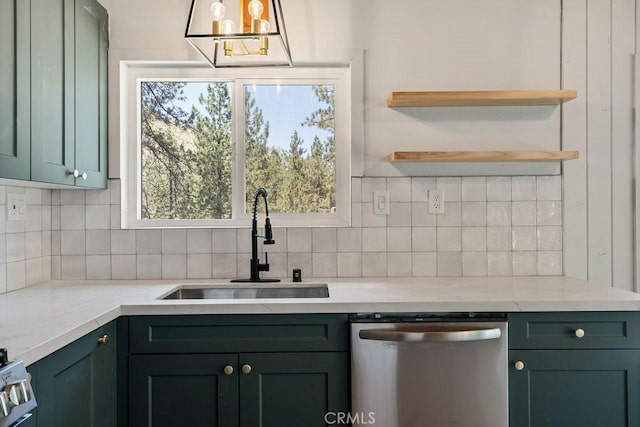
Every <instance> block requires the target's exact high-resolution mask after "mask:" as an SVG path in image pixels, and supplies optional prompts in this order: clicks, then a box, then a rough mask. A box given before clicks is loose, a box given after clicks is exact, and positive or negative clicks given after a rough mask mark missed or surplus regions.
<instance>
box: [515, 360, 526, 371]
mask: <svg viewBox="0 0 640 427" xmlns="http://www.w3.org/2000/svg"><path fill="white" fill-rule="evenodd" d="M515 367H516V371H522V370H523V369H524V362H523V361H522V360H518V361H517V362H516V363H515Z"/></svg>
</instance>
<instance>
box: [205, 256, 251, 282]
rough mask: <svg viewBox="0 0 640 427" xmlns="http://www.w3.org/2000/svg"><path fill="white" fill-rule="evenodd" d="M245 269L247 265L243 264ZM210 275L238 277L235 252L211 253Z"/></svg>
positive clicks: (224, 277) (227, 277) (223, 277)
mask: <svg viewBox="0 0 640 427" xmlns="http://www.w3.org/2000/svg"><path fill="white" fill-rule="evenodd" d="M245 270H246V271H248V267H246V266H245ZM243 271H244V270H243ZM211 277H212V278H214V279H232V278H235V277H239V276H238V266H237V257H236V254H235V253H232V254H229V253H227V254H213V255H212V256H211ZM247 277H248V276H247Z"/></svg>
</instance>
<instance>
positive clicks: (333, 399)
mask: <svg viewBox="0 0 640 427" xmlns="http://www.w3.org/2000/svg"><path fill="white" fill-rule="evenodd" d="M348 363H349V359H348V354H347V353H346V352H345V353H240V354H233V353H231V354H191V355H132V356H130V357H129V425H131V426H153V427H165V426H166V427H175V426H179V425H184V426H187V425H188V426H190V427H200V426H202V427H205V426H207V427H217V426H222V427H237V426H238V425H240V426H242V427H251V426H256V427H257V426H261V427H272V426H273V427H288V426H291V427H294V426H295V427H299V426H305V427H314V426H325V425H326V423H325V421H324V416H325V414H326V413H327V411H333V412H338V411H342V412H346V411H347V410H348V401H349V400H348V399H349V397H348V396H349V394H348V393H349V383H348Z"/></svg>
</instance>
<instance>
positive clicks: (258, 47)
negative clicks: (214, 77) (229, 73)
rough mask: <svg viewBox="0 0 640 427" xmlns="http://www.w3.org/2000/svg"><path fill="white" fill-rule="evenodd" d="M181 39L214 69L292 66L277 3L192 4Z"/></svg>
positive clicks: (206, 0)
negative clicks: (183, 35)
mask: <svg viewBox="0 0 640 427" xmlns="http://www.w3.org/2000/svg"><path fill="white" fill-rule="evenodd" d="M185 38H186V39H187V41H188V42H189V43H190V44H191V45H192V46H193V47H194V48H195V49H196V50H197V51H198V52H200V54H201V55H202V56H203V57H204V58H205V59H206V60H207V62H209V64H211V65H212V66H213V67H216V68H224V67H227V68H228V67H269V66H288V67H291V66H293V62H292V61H291V49H290V48H289V40H288V39H287V30H286V28H285V25H284V20H283V17H282V6H281V4H280V0H226V1H224V0H192V1H191V9H190V10H189V19H188V21H187V28H186V30H185Z"/></svg>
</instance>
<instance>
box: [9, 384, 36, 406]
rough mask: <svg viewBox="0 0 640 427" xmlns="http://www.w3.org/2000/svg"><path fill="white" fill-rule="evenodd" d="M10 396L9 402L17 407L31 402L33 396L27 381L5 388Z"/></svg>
mask: <svg viewBox="0 0 640 427" xmlns="http://www.w3.org/2000/svg"><path fill="white" fill-rule="evenodd" d="M5 390H7V392H8V394H9V400H10V401H11V403H13V404H14V405H15V406H18V405H22V404H23V403H26V402H28V401H29V400H31V395H30V393H29V383H28V382H27V380H22V381H19V382H17V383H13V384H9V385H8V386H7V388H5Z"/></svg>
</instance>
